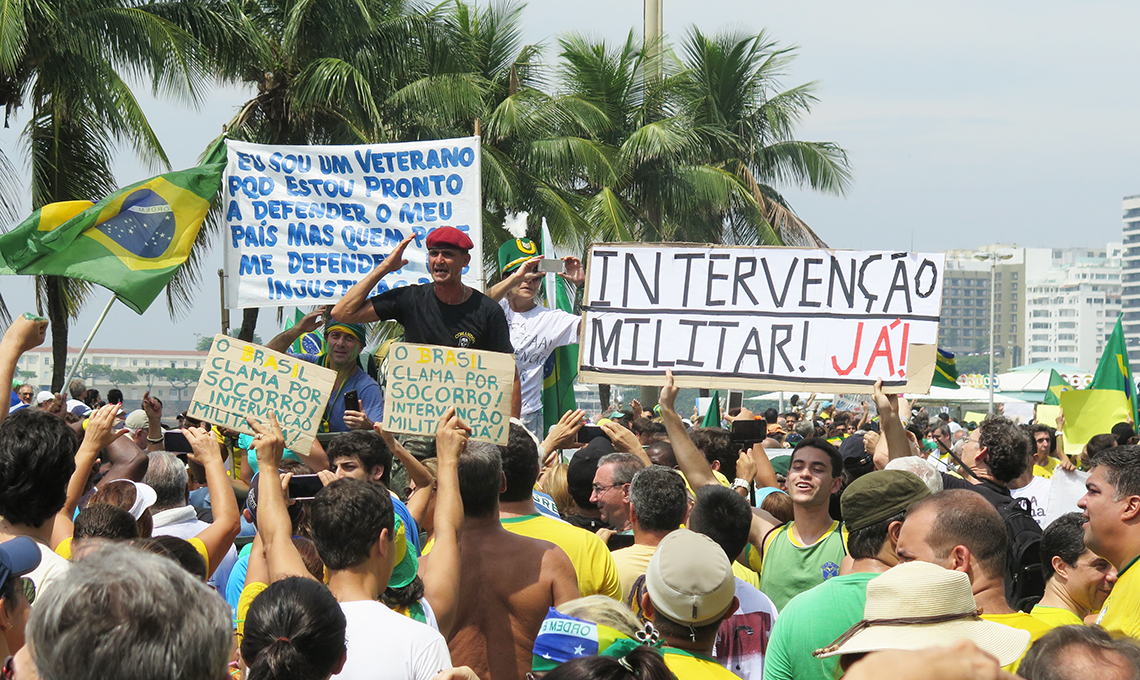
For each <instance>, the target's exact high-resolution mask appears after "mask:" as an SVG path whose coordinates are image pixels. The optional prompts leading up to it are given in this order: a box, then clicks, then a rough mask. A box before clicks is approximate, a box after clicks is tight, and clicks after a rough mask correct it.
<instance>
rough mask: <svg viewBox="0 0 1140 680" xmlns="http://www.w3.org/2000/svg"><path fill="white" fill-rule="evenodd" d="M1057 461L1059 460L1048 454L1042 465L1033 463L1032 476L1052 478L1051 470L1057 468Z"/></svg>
mask: <svg viewBox="0 0 1140 680" xmlns="http://www.w3.org/2000/svg"><path fill="white" fill-rule="evenodd" d="M1059 462H1061V461H1059V460H1057V459H1056V458H1054V457H1053V456H1048V457H1047V458H1046V459H1045V464H1044V465H1034V466H1033V476H1035V477H1044V478H1045V479H1050V478H1052V477H1053V470H1055V469H1056V468H1057V463H1059Z"/></svg>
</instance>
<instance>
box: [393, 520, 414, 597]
mask: <svg viewBox="0 0 1140 680" xmlns="http://www.w3.org/2000/svg"><path fill="white" fill-rule="evenodd" d="M395 518H396V540H395V543H396V566H395V567H394V568H393V569H392V576H391V578H389V579H388V587H389V588H403V587H404V586H406V585H408V584H409V583H411V582H412V581H413V580H415V578H416V572H417V571H419V568H420V562H419V560H418V559H417V558H416V548H415V546H414V545H412V542H411V541H410V540H409V539H408V535H407V532H406V531H405V529H404V523H403V522H402V521H401V520H400V515H398V514H397V515H396V516H395Z"/></svg>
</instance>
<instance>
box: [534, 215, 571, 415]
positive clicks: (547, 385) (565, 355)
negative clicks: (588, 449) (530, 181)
mask: <svg viewBox="0 0 1140 680" xmlns="http://www.w3.org/2000/svg"><path fill="white" fill-rule="evenodd" d="M542 252H543V253H545V254H546V256H547V257H556V254H555V251H554V240H553V239H551V237H550V230H549V229H548V228H547V227H546V220H543V221H542ZM546 299H547V307H549V308H550V309H561V310H562V311H564V312H570V313H573V312H574V296H573V295H572V294H571V289H570V284H569V283H567V282H566V281H563V280H562V277H560V276H557V275H555V274H547V276H546ZM577 377H578V345H567V346H566V347H559V348H557V349H555V350H554V352H553V353H551V355H550V356H549V357H547V359H546V364H545V365H544V366H543V367H542V421H543V422H542V427H543V430H542V432H541V433H539V436H546V433H547V432H550V428H551V427H552V426H553V425H554V424H555V423H557V422H558V420H559V419H560V418H561V417H562V414H563V413H566V412H567V411H573V410H575V409H576V408H578V400H577V399H575V398H574V379H575V378H577Z"/></svg>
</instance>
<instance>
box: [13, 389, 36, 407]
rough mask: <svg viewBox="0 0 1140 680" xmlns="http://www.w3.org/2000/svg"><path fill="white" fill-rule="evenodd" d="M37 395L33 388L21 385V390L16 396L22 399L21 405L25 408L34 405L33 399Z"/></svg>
mask: <svg viewBox="0 0 1140 680" xmlns="http://www.w3.org/2000/svg"><path fill="white" fill-rule="evenodd" d="M35 393H36V391H35V390H33V389H32V386H31V385H28V384H24V385H20V389H19V390H17V391H16V395H17V396H18V397H20V403H22V404H24V405H25V406H31V405H32V397H33V396H34V395H35Z"/></svg>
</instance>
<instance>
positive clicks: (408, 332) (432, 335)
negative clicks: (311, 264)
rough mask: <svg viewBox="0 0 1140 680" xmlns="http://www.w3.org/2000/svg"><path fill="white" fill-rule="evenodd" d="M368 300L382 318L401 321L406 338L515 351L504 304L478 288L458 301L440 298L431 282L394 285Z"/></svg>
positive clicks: (445, 344) (471, 347)
mask: <svg viewBox="0 0 1140 680" xmlns="http://www.w3.org/2000/svg"><path fill="white" fill-rule="evenodd" d="M370 301H371V302H372V308H373V309H375V310H376V315H377V316H378V317H380V320H381V321H383V320H387V319H392V320H394V321H398V322H399V323H400V324H401V325H403V327H404V339H405V340H407V341H408V342H414V343H417V344H422V345H443V346H444V347H465V348H470V349H483V350H490V351H492V352H506V353H507V354H514V348H512V347H511V331H510V328H508V327H507V317H506V316H505V315H504V314H503V308H502V307H500V306H499V305H498V304H496V303H495V302H494V301H493V300H492V299H491V298H489V297H487V296H486V295H483V294H482V293H480V292H479V291H477V290H473V291H471V297H469V298H467V300H466V301H465V302H461V303H460V304H458V305H448V304H444V303H443V302H441V301H440V299H439V297H438V296H436V294H435V284H434V283H425V284H421V285H416V286H404V287H403V288H393V289H392V290H389V291H386V292H384V293H381V294H379V295H377V296H375V297H372V298H370Z"/></svg>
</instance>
